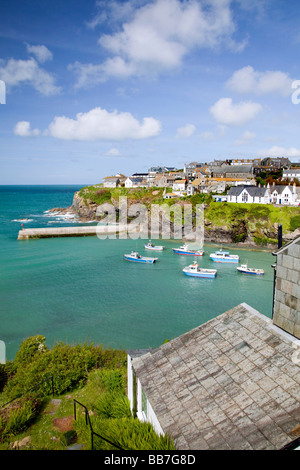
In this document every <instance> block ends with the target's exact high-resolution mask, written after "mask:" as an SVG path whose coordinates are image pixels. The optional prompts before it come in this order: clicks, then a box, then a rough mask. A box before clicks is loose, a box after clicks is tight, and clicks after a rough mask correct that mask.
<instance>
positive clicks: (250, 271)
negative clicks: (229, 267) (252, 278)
mask: <svg viewBox="0 0 300 470" xmlns="http://www.w3.org/2000/svg"><path fill="white" fill-rule="evenodd" d="M236 269H237V270H238V271H239V272H240V273H244V274H254V275H257V276H262V275H263V274H265V272H264V270H263V269H258V268H248V265H247V264H241V266H238V267H237V268H236Z"/></svg>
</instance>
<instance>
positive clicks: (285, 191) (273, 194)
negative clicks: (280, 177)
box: [270, 184, 297, 206]
mask: <svg viewBox="0 0 300 470" xmlns="http://www.w3.org/2000/svg"><path fill="white" fill-rule="evenodd" d="M270 198H271V203H272V204H279V205H285V206H293V205H295V204H296V200H297V190H296V185H293V186H289V185H287V186H285V185H280V184H277V185H276V184H274V185H272V186H271V187H270Z"/></svg>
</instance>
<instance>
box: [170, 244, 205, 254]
mask: <svg viewBox="0 0 300 470" xmlns="http://www.w3.org/2000/svg"><path fill="white" fill-rule="evenodd" d="M172 250H173V252H174V253H175V254H176V255H189V256H203V254H204V251H203V250H189V247H188V245H182V246H180V247H179V248H172Z"/></svg>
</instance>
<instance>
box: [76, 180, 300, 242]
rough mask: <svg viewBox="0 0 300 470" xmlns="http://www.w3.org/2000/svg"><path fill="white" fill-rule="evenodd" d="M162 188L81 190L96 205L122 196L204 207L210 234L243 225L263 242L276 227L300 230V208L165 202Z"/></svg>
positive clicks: (199, 199) (207, 199)
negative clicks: (214, 229) (221, 229)
mask: <svg viewBox="0 0 300 470" xmlns="http://www.w3.org/2000/svg"><path fill="white" fill-rule="evenodd" d="M163 192H164V190H163V188H152V189H146V188H134V189H126V188H116V189H108V188H102V189H101V188H99V187H95V186H87V187H86V188H82V189H81V191H80V193H79V194H80V196H82V197H83V198H84V200H86V201H87V200H90V201H91V202H95V203H97V204H99V205H100V204H103V203H104V202H111V201H117V200H118V199H119V197H120V196H126V197H127V199H128V200H130V201H132V202H133V201H134V202H138V203H141V204H145V205H146V206H147V207H149V206H150V205H151V204H167V205H169V206H171V205H173V204H176V203H180V204H183V203H188V202H189V203H192V205H193V207H195V206H196V205H197V204H202V203H204V204H205V207H206V209H205V219H206V221H207V222H209V223H211V227H210V230H213V228H214V227H221V226H222V227H227V229H228V230H230V228H231V227H232V226H233V225H236V224H238V223H239V222H241V221H244V222H245V224H246V226H247V231H248V232H249V233H251V234H252V235H253V234H254V236H256V238H260V237H261V238H263V237H264V236H265V234H266V232H271V231H272V230H274V224H282V228H283V233H287V232H289V231H294V230H295V229H296V228H297V227H299V226H300V207H285V206H283V207H275V206H273V205H271V204H268V205H264V204H233V203H231V204H230V203H226V202H215V201H214V200H213V199H212V197H211V196H209V195H203V194H196V195H194V196H192V197H186V198H179V199H169V200H167V199H164V198H163Z"/></svg>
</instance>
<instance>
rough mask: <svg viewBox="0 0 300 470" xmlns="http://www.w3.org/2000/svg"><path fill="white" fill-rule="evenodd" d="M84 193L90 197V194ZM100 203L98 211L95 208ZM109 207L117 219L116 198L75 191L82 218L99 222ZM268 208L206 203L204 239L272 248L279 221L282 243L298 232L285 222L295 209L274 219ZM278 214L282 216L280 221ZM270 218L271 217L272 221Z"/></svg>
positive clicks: (75, 203)
mask: <svg viewBox="0 0 300 470" xmlns="http://www.w3.org/2000/svg"><path fill="white" fill-rule="evenodd" d="M88 194H89V196H90V193H88ZM152 194H153V193H152ZM94 199H95V198H94ZM139 202H140V203H141V204H144V205H145V206H146V207H147V208H148V209H147V210H148V221H149V224H150V222H151V217H150V203H149V198H148V199H147V200H145V199H143V198H141V199H140V200H139ZM151 202H152V201H151ZM134 203H135V204H136V203H137V200H136V199H133V200H131V199H128V200H127V208H128V209H129V208H130V207H131V205H132V204H134ZM174 203H178V204H181V205H183V204H184V203H186V201H183V200H181V201H179V200H174ZM100 206H101V210H99V208H100ZM112 206H113V207H114V209H115V211H116V214H117V219H118V213H119V209H120V208H119V201H118V198H114V197H110V199H108V200H106V201H105V202H104V203H102V204H101V205H99V201H98V202H95V200H93V196H90V198H89V197H87V196H86V194H84V195H83V194H82V193H81V194H80V193H75V195H74V199H73V204H72V210H73V212H74V213H75V214H77V215H78V216H79V218H80V219H81V220H82V221H90V220H95V221H100V220H101V219H102V218H103V217H105V216H106V215H107V214H108V212H109V207H110V208H111V207H112ZM250 206H251V207H250ZM252 206H255V207H252ZM272 208H273V206H270V207H268V206H263V205H258V204H255V205H252V204H251V205H250V204H249V208H248V207H247V204H243V205H238V204H226V203H225V204H224V203H215V202H211V203H210V204H206V205H205V210H204V239H205V242H206V243H217V244H222V243H224V244H226V243H234V244H237V245H239V246H259V247H265V248H270V249H274V247H276V244H277V233H278V225H279V223H282V222H284V231H283V241H284V242H288V241H290V240H292V239H294V238H295V237H296V236H298V235H299V234H300V228H297V229H296V230H295V231H294V230H289V221H288V222H287V219H286V217H287V216H286V214H287V213H288V214H289V217H290V218H291V217H292V216H294V217H295V214H296V217H299V214H300V210H299V208H282V209H286V211H282V212H280V210H279V211H277V212H278V215H277V219H276V220H277V221H274V220H275V219H274V213H273V212H272V210H273V209H272ZM280 214H281V215H280ZM297 214H298V215H297ZM280 217H282V221H281V218H280ZM134 218H135V217H128V218H127V220H128V222H130V220H132V219H134ZM272 218H273V219H274V220H272ZM289 220H290V219H289ZM165 222H168V223H169V226H170V236H171V238H172V236H173V235H174V228H175V224H174V220H172V217H170V218H169V219H168V218H167V219H166V216H163V217H161V219H160V222H159V231H161V228H162V226H163V224H164V223H165ZM148 229H150V227H148Z"/></svg>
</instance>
